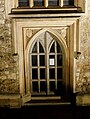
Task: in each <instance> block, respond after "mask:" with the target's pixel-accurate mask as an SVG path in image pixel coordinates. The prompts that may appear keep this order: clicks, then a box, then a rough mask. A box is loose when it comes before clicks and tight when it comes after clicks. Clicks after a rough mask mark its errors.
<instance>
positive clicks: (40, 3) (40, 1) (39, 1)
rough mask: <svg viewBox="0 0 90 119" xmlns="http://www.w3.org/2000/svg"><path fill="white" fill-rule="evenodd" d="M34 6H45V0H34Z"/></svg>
mask: <svg viewBox="0 0 90 119" xmlns="http://www.w3.org/2000/svg"><path fill="white" fill-rule="evenodd" d="M34 6H44V0H34Z"/></svg>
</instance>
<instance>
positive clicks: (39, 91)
mask: <svg viewBox="0 0 90 119" xmlns="http://www.w3.org/2000/svg"><path fill="white" fill-rule="evenodd" d="M37 53H38V55H37V58H38V60H37V64H38V92H39V93H40V62H39V61H40V59H39V41H37Z"/></svg>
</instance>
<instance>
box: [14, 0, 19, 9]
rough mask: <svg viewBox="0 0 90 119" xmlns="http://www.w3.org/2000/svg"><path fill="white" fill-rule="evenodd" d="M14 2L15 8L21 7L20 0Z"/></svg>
mask: <svg viewBox="0 0 90 119" xmlns="http://www.w3.org/2000/svg"><path fill="white" fill-rule="evenodd" d="M14 1H15V2H14V3H15V4H14V7H15V8H17V7H18V6H19V0H14Z"/></svg>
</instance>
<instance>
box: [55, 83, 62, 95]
mask: <svg viewBox="0 0 90 119" xmlns="http://www.w3.org/2000/svg"><path fill="white" fill-rule="evenodd" d="M62 94H63V83H62V81H58V82H57V90H56V95H62Z"/></svg>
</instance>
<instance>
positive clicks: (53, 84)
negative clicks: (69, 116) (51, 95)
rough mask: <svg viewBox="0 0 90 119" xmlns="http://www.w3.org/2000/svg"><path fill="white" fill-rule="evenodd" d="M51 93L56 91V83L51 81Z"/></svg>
mask: <svg viewBox="0 0 90 119" xmlns="http://www.w3.org/2000/svg"><path fill="white" fill-rule="evenodd" d="M50 91H55V81H50Z"/></svg>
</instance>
